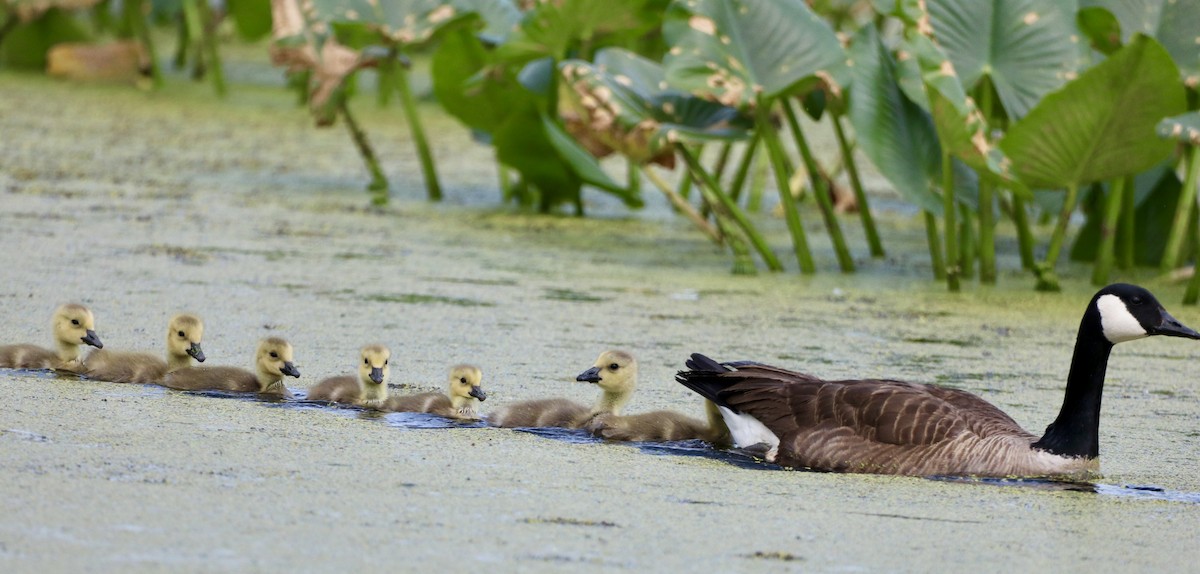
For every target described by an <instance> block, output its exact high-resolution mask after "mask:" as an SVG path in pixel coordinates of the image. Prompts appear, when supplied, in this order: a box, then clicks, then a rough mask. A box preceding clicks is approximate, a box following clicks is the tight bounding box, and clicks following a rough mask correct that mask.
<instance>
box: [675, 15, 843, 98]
mask: <svg viewBox="0 0 1200 574" xmlns="http://www.w3.org/2000/svg"><path fill="white" fill-rule="evenodd" d="M663 34H664V35H665V36H666V39H667V43H668V44H670V45H671V49H670V50H669V51H668V53H667V57H666V60H665V62H664V65H665V66H666V69H667V78H668V79H669V81H670V83H671V84H672V85H675V86H678V87H679V88H681V89H685V90H687V91H690V92H692V93H694V94H699V95H702V96H705V97H707V98H710V99H714V100H716V101H719V102H721V103H722V104H725V105H729V106H736V107H744V106H747V105H750V104H751V103H753V102H754V101H755V100H756V99H757V98H758V97H759V96H760V95H761V96H763V97H766V98H774V97H776V96H780V95H786V94H789V93H791V92H792V91H793V90H795V89H796V88H797V87H798V86H799V85H800V84H801V82H804V81H805V80H810V79H812V78H814V77H817V76H824V77H825V78H826V79H828V80H829V81H831V82H832V83H837V82H836V81H835V80H834V77H835V76H837V75H838V73H839V70H844V69H845V64H846V54H845V52H844V51H843V50H842V47H841V44H840V43H839V42H838V40H837V36H835V35H834V33H833V30H832V29H831V28H830V27H829V25H828V24H827V23H826V22H825V21H824V20H822V19H821V18H820V17H819V16H817V15H816V14H814V13H813V12H812V10H810V9H809V8H808V6H807V5H806V4H805V3H804V1H803V0H676V1H675V2H673V3H672V4H671V7H670V9H669V10H668V12H667V17H666V20H665V22H664V23H663Z"/></svg>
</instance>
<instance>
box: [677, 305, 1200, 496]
mask: <svg viewBox="0 0 1200 574" xmlns="http://www.w3.org/2000/svg"><path fill="white" fill-rule="evenodd" d="M1150 335H1167V336H1171V337H1187V338H1189V339H1200V333H1197V332H1196V331H1193V330H1192V329H1190V328H1188V327H1185V326H1183V325H1182V324H1180V323H1179V321H1176V320H1175V318H1173V317H1171V315H1170V314H1169V313H1167V311H1166V310H1165V309H1163V307H1162V305H1160V304H1159V302H1158V300H1157V299H1155V298H1154V295H1152V294H1150V292H1149V291H1147V290H1145V289H1143V288H1141V287H1137V286H1134V285H1125V284H1114V285H1109V286H1108V287H1105V288H1103V289H1101V290H1100V291H1099V292H1098V293H1096V295H1095V297H1093V298H1092V300H1091V302H1090V303H1089V304H1088V307H1087V310H1086V311H1085V312H1084V314H1083V320H1082V321H1081V322H1080V324H1079V334H1078V336H1077V338H1076V341H1075V353H1074V357H1073V358H1072V359H1071V370H1070V374H1069V375H1068V376H1067V389H1066V395H1065V397H1064V399H1063V403H1062V408H1061V410H1060V411H1059V414H1058V418H1056V419H1055V420H1054V423H1052V424H1051V425H1050V426H1049V427H1047V428H1046V433H1045V434H1044V435H1043V436H1042V437H1041V438H1038V437H1037V436H1036V435H1034V434H1032V433H1030V432H1028V431H1026V430H1024V429H1022V428H1021V427H1020V426H1018V425H1017V423H1016V422H1014V421H1013V419H1012V418H1010V417H1009V416H1008V415H1006V414H1004V413H1003V412H1001V411H1000V409H997V408H996V407H995V406H992V405H991V404H990V403H988V402H987V401H984V400H983V399H981V398H979V397H977V396H975V395H973V394H971V393H968V392H965V391H959V390H954V389H947V388H943V387H937V386H933V385H925V384H918V383H907V382H902V381H894V380H851V381H823V380H821V379H818V378H816V377H813V376H810V375H805V374H800V373H794V372H791V371H787V370H784V369H780V368H777V367H770V366H766V365H762V364H758V363H753V362H739V363H724V364H719V363H717V362H716V361H713V360H712V359H709V358H708V357H705V356H703V355H699V354H694V355H692V358H691V360H689V361H688V362H687V366H688V368H689V369H690V370H687V371H680V372H679V374H678V375H677V376H676V379H677V380H678V381H679V382H680V383H682V384H684V385H685V386H687V387H688V388H690V389H692V390H693V391H696V392H697V393H699V394H700V395H702V396H704V397H706V398H708V399H709V400H712V401H713V402H715V403H716V404H717V405H718V406H719V407H720V411H721V414H722V415H723V416H724V418H725V422H726V423H728V425H729V429H730V430H731V431H732V435H733V442H734V445H735V446H737V447H739V448H765V449H766V454H765V458H766V459H767V460H768V461H773V462H776V463H779V464H781V465H783V466H791V467H804V468H811V469H817V470H826V471H836V472H867V473H879V474H907V475H916V476H933V475H976V476H1080V475H1084V476H1086V475H1088V474H1090V473H1093V472H1095V471H1097V470H1098V469H1099V464H1098V460H1097V457H1098V456H1099V454H1100V447H1099V428H1100V395H1101V392H1102V391H1103V388H1104V373H1105V369H1106V367H1107V365H1108V357H1109V353H1110V352H1111V351H1112V347H1113V345H1115V344H1116V343H1122V342H1125V341H1132V340H1134V339H1140V338H1142V337H1147V336H1150Z"/></svg>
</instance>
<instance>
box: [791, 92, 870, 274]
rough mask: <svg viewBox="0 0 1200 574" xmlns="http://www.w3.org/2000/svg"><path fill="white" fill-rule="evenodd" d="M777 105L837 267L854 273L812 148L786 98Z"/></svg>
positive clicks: (826, 185)
mask: <svg viewBox="0 0 1200 574" xmlns="http://www.w3.org/2000/svg"><path fill="white" fill-rule="evenodd" d="M779 103H780V105H782V106H783V113H784V116H785V117H786V118H787V122H788V127H789V128H791V130H792V137H794V138H795V140H796V147H798V148H800V156H801V158H802V159H803V160H804V166H805V168H807V169H808V181H809V185H811V186H812V190H813V195H814V196H816V198H817V205H818V206H820V207H821V215H822V216H824V217H825V227H826V230H827V231H828V232H829V238H830V239H832V240H833V251H834V252H835V253H836V254H837V259H838V266H839V267H841V269H842V273H854V257H851V256H850V249H849V248H847V247H846V238H845V236H843V235H842V226H841V224H840V223H839V222H838V219H837V213H835V212H834V211H833V199H832V198H830V189H829V184H828V181H827V180H826V179H825V178H824V177H823V176H822V174H821V166H820V165H819V164H818V163H817V158H816V156H814V155H813V153H812V148H810V147H809V146H808V140H807V139H806V138H805V137H804V131H803V130H801V129H800V122H799V120H797V118H796V111H795V110H793V109H792V105H791V104H790V103H789V102H788V101H787V98H781V99H780V100H779Z"/></svg>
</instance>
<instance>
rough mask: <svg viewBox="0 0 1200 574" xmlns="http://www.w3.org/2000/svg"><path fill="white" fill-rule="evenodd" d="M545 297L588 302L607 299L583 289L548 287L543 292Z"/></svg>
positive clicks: (555, 299) (556, 299)
mask: <svg viewBox="0 0 1200 574" xmlns="http://www.w3.org/2000/svg"><path fill="white" fill-rule="evenodd" d="M542 298H543V299H551V300H554V301H583V302H587V303H597V302H600V301H607V300H608V299H606V298H604V297H598V296H596V295H591V294H589V293H584V292H582V291H576V290H574V289H546V290H545V292H544V293H543V294H542Z"/></svg>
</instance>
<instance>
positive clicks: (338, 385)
mask: <svg viewBox="0 0 1200 574" xmlns="http://www.w3.org/2000/svg"><path fill="white" fill-rule="evenodd" d="M391 356H392V352H391V351H390V350H388V348H387V347H385V346H383V345H367V346H366V347H363V348H362V349H360V350H359V362H358V374H357V375H346V376H341V377H330V378H328V379H325V380H323V381H321V382H320V383H318V384H317V385H316V386H314V387H312V388H311V389H309V390H308V397H307V398H308V400H310V401H328V402H332V403H345V404H351V405H358V406H362V407H367V408H373V409H378V408H382V407H383V406H384V404H385V403H387V400H388V390H387V388H388V387H387V379H388V375H389V373H390V372H391V369H390V367H389V366H388V362H389V360H390V359H391Z"/></svg>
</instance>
